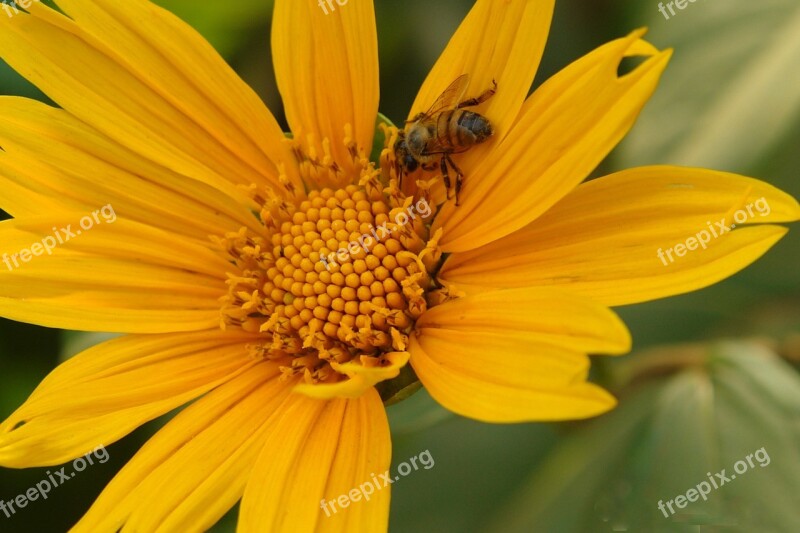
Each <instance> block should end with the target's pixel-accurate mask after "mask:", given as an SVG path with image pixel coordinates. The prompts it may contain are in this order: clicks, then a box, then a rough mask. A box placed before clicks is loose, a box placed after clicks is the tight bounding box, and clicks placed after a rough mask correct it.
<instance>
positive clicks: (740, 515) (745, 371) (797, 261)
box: [0, 0, 800, 533]
mask: <svg viewBox="0 0 800 533" xmlns="http://www.w3.org/2000/svg"><path fill="white" fill-rule="evenodd" d="M157 3H158V4H161V5H163V6H165V7H167V8H169V9H171V10H173V11H174V12H175V13H177V14H178V15H179V16H181V17H182V18H184V19H185V20H187V21H188V22H189V23H190V24H192V25H193V26H194V27H195V28H197V29H198V30H199V31H200V32H201V33H203V34H204V35H205V36H206V37H207V38H208V39H209V40H210V41H211V42H212V44H214V45H215V47H217V49H218V50H220V52H221V53H222V54H223V55H224V56H225V57H226V59H227V60H228V61H229V62H230V63H231V64H232V65H233V66H234V68H235V69H236V70H237V72H239V73H240V74H241V76H242V77H243V78H244V79H245V80H246V81H247V82H248V83H250V84H251V85H252V86H253V87H255V88H256V89H257V91H258V92H259V94H260V95H261V96H262V98H263V99H264V101H265V102H266V103H267V105H268V106H269V107H270V109H272V110H273V112H274V113H275V114H276V115H278V116H281V103H280V99H279V97H278V94H277V91H276V88H275V81H274V76H273V73H272V66H271V62H270V52H269V28H270V18H271V2H269V1H266V0H236V1H235V2H218V1H210V0H204V1H202V2H197V1H194V0H159V1H158V2H157ZM375 3H376V11H377V19H378V32H379V43H380V64H381V111H382V112H383V113H384V114H386V115H387V116H389V117H390V118H392V119H393V120H394V121H395V122H399V121H401V120H402V119H403V118H404V117H405V116H406V113H407V110H408V108H409V106H410V105H411V102H412V100H413V96H414V94H415V92H416V89H417V87H418V86H419V85H420V83H421V82H422V80H423V79H424V77H425V75H426V73H427V71H428V70H429V68H430V67H431V65H432V64H433V62H434V61H435V60H436V58H437V56H438V54H439V53H440V51H441V50H442V49H443V47H444V45H445V44H446V42H447V40H448V39H449V36H450V35H451V34H452V33H453V31H454V30H455V28H456V27H457V25H458V24H459V22H460V21H461V20H462V18H463V17H464V15H465V14H466V13H467V11H468V10H469V7H470V6H471V4H472V1H471V0H437V1H435V2H432V1H429V0H403V1H399V0H376V2H375ZM657 5H658V3H657V2H650V1H648V2H642V1H641V0H618V1H612V0H595V1H592V2H586V1H585V0H584V1H581V0H559V1H558V2H557V7H556V15H555V20H554V24H553V28H552V31H551V35H550V39H549V42H548V47H547V50H546V52H545V57H544V61H543V63H542V67H541V69H540V72H539V75H538V76H537V79H536V82H535V84H539V83H541V82H542V81H543V80H544V79H546V78H547V77H549V76H550V75H552V74H554V73H555V72H557V71H558V70H559V69H560V68H561V67H563V66H565V65H566V64H567V63H568V62H570V61H572V60H574V59H576V58H578V57H580V56H581V55H583V54H584V53H586V52H588V51H589V50H591V49H592V48H594V47H595V46H598V45H599V44H601V43H603V42H605V41H608V40H610V39H613V38H616V37H619V36H622V35H625V34H627V33H628V32H629V31H631V30H632V29H634V28H637V27H641V26H648V27H649V28H650V32H649V34H648V36H647V38H648V39H649V40H650V41H651V42H653V43H654V44H655V45H656V46H658V47H660V48H666V47H672V48H674V49H675V55H674V57H673V60H672V62H671V64H670V67H669V68H668V70H667V72H666V74H665V76H664V79H663V81H662V84H661V85H660V87H659V89H658V92H657V93H656V96H655V97H654V98H653V100H652V101H651V103H650V104H649V105H648V107H647V108H646V109H645V112H644V113H643V114H642V116H641V118H640V120H639V122H638V123H637V125H636V127H635V129H634V130H633V131H632V133H631V134H630V135H629V136H628V138H627V139H626V140H625V141H624V142H623V143H622V144H621V145H620V147H619V148H618V149H617V150H616V151H615V152H614V153H613V154H612V155H611V156H610V157H609V158H608V160H607V161H606V162H604V163H603V165H602V166H601V168H600V169H598V171H597V173H596V175H602V174H604V173H607V172H610V171H614V170H618V169H622V168H626V167H630V166H633V165H641V164H654V163H674V164H684V165H696V166H704V167H709V168H716V169H720V170H728V171H733V172H737V173H741V174H747V175H751V176H756V177H759V178H761V179H764V180H765V181H768V182H770V183H772V184H774V185H776V186H778V187H780V188H782V189H783V190H785V191H787V192H789V193H791V194H793V195H794V196H795V197H800V183H798V177H799V174H798V170H799V169H800V150H798V147H800V5H798V3H797V1H796V0H760V1H758V2H753V1H744V0H726V1H724V2H722V1H716V2H715V1H706V0H699V1H698V2H696V3H691V4H688V6H687V7H686V9H684V10H682V11H678V12H677V13H676V15H675V16H672V17H671V18H670V19H669V20H667V19H666V18H665V17H664V16H663V15H662V14H661V13H659V11H658V7H657ZM0 16H2V13H0ZM0 93H2V94H17V95H23V96H28V97H32V98H38V99H44V100H46V98H45V97H44V95H42V94H41V92H39V91H38V90H36V89H35V88H34V87H32V86H31V85H30V84H28V83H27V82H26V81H25V80H22V79H21V78H19V77H18V76H17V75H16V74H15V73H14V72H13V71H11V70H10V69H8V68H7V67H5V66H4V65H3V66H2V67H0ZM798 265H800V228H798V227H795V228H794V229H793V230H792V231H791V232H790V233H789V235H788V236H787V237H786V238H785V239H783V240H782V241H781V242H780V243H779V244H778V245H777V246H776V247H775V248H774V249H773V250H771V251H770V252H769V253H768V254H767V255H766V256H765V257H764V258H763V259H762V260H760V261H758V262H757V263H756V264H755V265H753V266H751V267H750V268H748V269H746V270H745V271H744V272H742V273H740V274H738V275H736V276H734V277H733V278H730V279H728V280H726V281H725V282H723V283H720V284H718V285H716V286H714V287H711V288H708V289H705V290H702V291H698V292H696V293H693V294H689V295H684V296H680V297H674V298H668V299H664V300H660V301H657V302H652V303H648V304H643V305H637V306H630V307H627V308H622V309H619V310H618V311H619V312H620V314H621V315H622V317H623V318H624V319H625V321H626V323H627V324H628V325H629V327H630V329H631V331H632V333H633V337H634V342H635V348H634V353H633V354H631V355H629V356H626V357H622V358H618V359H615V360H613V361H612V360H609V359H600V358H595V360H594V367H595V375H594V379H595V380H596V381H597V382H599V383H602V384H603V385H605V386H607V387H608V388H610V389H611V390H612V391H613V392H614V393H615V394H616V395H617V396H618V397H619V398H620V406H619V408H618V409H617V410H615V411H614V412H612V413H610V414H608V415H606V416H602V417H599V418H597V419H594V420H591V421H587V422H582V423H569V424H519V425H504V426H503V425H489V424H481V423H477V422H473V421H470V420H466V419H462V418H460V417H457V416H455V415H451V414H448V413H447V412H445V411H444V410H442V409H441V408H439V407H437V406H436V405H435V404H434V402H433V401H432V400H431V399H430V397H429V396H428V395H427V394H426V393H425V392H424V391H423V392H420V393H418V394H417V395H415V396H413V397H412V398H411V399H410V400H408V401H406V402H402V403H400V404H398V405H396V406H393V407H391V408H390V409H389V412H390V418H391V423H392V431H393V439H394V457H395V465H396V464H398V463H400V462H402V461H405V460H406V459H408V458H410V457H412V456H416V455H418V454H419V453H420V452H422V451H424V450H430V453H431V455H432V456H433V458H434V460H435V466H434V467H433V468H432V469H430V470H420V471H418V472H416V473H413V474H411V475H409V476H408V477H405V478H403V479H402V480H401V481H400V482H398V483H397V484H396V485H395V486H394V489H393V499H392V517H391V525H390V530H391V531H392V532H397V533H405V532H417V531H425V532H428V531H435V532H441V533H449V532H487V533H488V532H506V531H511V532H517V531H519V532H523V531H525V532H530V531H543V532H559V533H560V532H605V531H647V532H650V531H668V532H672V531H676V532H683V531H685V532H718V531H719V532H722V531H726V532H727V531H742V532H751V531H757V532H796V531H800V377H798V373H797V371H798V366H799V364H800V268H798ZM0 330H1V332H2V333H1V334H0V417H2V418H5V417H6V416H7V415H8V414H10V413H11V412H12V411H13V410H14V409H15V408H16V407H17V406H18V405H19V404H21V403H22V402H23V401H24V399H25V398H26V397H27V395H28V394H29V393H30V392H31V391H32V390H33V388H34V387H35V386H36V384H37V383H38V382H39V381H40V380H41V379H42V378H43V377H44V376H45V375H46V374H47V373H48V371H49V370H50V369H52V368H53V367H54V366H55V365H57V364H58V362H59V361H60V360H62V359H63V358H64V357H68V356H69V355H71V354H73V353H75V352H76V351H78V350H80V349H81V348H82V347H85V346H87V345H90V344H92V343H94V342H98V341H100V340H102V339H103V338H104V337H102V336H97V335H84V334H76V333H69V332H59V331H55V330H48V329H43V328H38V327H34V326H29V325H25V324H18V323H12V322H9V321H0ZM161 423H163V421H160V422H159V421H157V422H154V423H152V424H149V425H147V426H145V427H143V428H141V429H140V430H138V431H136V432H135V433H133V434H132V435H130V436H129V437H128V438H126V439H124V440H123V441H121V442H118V443H116V444H113V445H111V446H109V447H108V450H109V453H110V456H111V460H110V461H109V462H108V463H106V464H103V465H100V464H98V465H94V466H92V467H90V468H89V469H88V470H87V471H86V472H84V473H83V474H81V475H79V476H76V477H75V478H74V479H72V480H70V483H69V489H68V490H54V491H53V492H52V493H51V495H50V498H49V500H48V501H47V503H46V504H44V503H42V502H40V501H37V502H32V503H31V504H30V505H29V506H28V507H27V508H25V509H22V510H20V512H18V513H17V514H16V515H15V516H13V517H12V518H11V519H7V518H6V517H5V516H4V515H0V531H13V532H28V531H30V532H51V531H53V532H58V531H66V530H67V529H68V528H69V526H70V525H72V524H73V523H74V522H75V521H76V520H77V519H78V518H79V517H80V516H81V514H82V513H83V512H84V511H85V510H86V509H87V508H88V507H89V505H90V503H91V502H92V500H93V498H94V497H95V496H96V495H97V494H98V493H99V492H100V490H101V489H102V487H103V486H104V485H105V483H107V482H108V481H109V480H110V479H111V477H112V476H113V475H114V473H115V472H116V471H117V470H118V469H119V468H120V467H121V466H122V465H123V464H124V463H125V461H127V459H128V458H130V457H131V456H132V454H133V453H134V452H135V451H136V449H137V448H138V447H139V446H141V444H142V443H143V442H144V441H145V440H146V439H147V438H148V436H149V435H151V434H152V432H153V431H155V430H156V429H157V428H158V427H159V425H160V424H161ZM760 448H764V449H765V451H766V452H767V453H768V455H769V458H770V462H769V464H767V465H765V466H763V467H761V466H759V463H756V465H755V467H753V468H750V469H748V471H747V472H746V473H744V474H741V475H740V476H739V479H736V480H732V481H731V482H730V483H729V484H726V485H725V486H724V487H720V489H719V490H715V491H713V492H712V493H711V494H710V495H709V498H708V501H707V502H703V501H699V502H696V503H691V504H689V505H688V507H686V508H685V509H682V510H679V512H678V513H676V514H675V515H674V516H671V517H669V518H666V517H664V515H663V514H662V512H661V511H659V510H658V508H657V503H658V501H659V500H665V501H666V500H670V499H673V498H675V496H677V495H678V494H681V493H684V494H685V493H686V491H687V490H688V489H690V488H692V487H694V486H695V485H697V484H698V483H700V482H702V481H705V480H706V479H707V472H711V473H714V472H719V471H721V470H722V469H723V468H725V469H727V472H728V475H730V474H731V473H732V471H733V467H734V463H736V461H738V460H742V459H745V457H746V456H747V455H748V454H751V453H754V452H755V451H756V450H758V449H760ZM45 470H46V469H30V470H22V471H18V470H8V469H0V499H5V500H10V499H11V498H13V497H14V496H16V495H17V494H20V493H22V492H24V491H25V490H26V489H27V488H29V487H31V486H33V485H34V484H35V483H36V482H38V481H39V480H41V479H42V478H44V473H45ZM235 513H236V511H235V510H234V511H232V512H231V513H229V515H228V516H226V518H225V519H223V521H222V522H221V523H220V524H218V525H217V526H216V527H215V529H214V531H218V532H228V531H234V529H235V520H236V515H235Z"/></svg>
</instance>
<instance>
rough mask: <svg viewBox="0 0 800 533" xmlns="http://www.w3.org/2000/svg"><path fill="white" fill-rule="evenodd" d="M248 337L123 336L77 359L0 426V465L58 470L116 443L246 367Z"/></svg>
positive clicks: (46, 381) (56, 372)
mask: <svg viewBox="0 0 800 533" xmlns="http://www.w3.org/2000/svg"><path fill="white" fill-rule="evenodd" d="M247 339H248V337H247V336H245V335H243V334H239V335H232V334H223V333H222V332H212V333H199V334H181V335H161V336H126V337H121V338H118V339H113V340H111V341H108V342H104V343H102V344H100V345H97V346H95V347H93V348H90V349H88V350H86V351H84V352H82V353H80V354H78V355H76V356H75V357H73V358H71V359H69V360H68V361H66V362H65V363H62V364H61V365H60V366H59V367H58V368H56V369H55V370H54V371H53V372H52V373H51V374H50V375H49V376H47V377H46V378H45V379H44V381H42V383H41V384H40V385H39V386H38V387H37V388H36V390H35V391H34V392H33V394H31V396H30V398H28V400H27V401H26V402H25V403H24V404H23V405H22V406H21V407H20V408H19V409H17V410H16V411H15V412H14V413H13V414H12V415H11V416H10V417H9V418H8V419H7V420H6V421H4V422H3V423H2V424H0V464H2V465H3V466H6V467H16V468H21V467H30V466H48V465H57V464H60V463H63V462H65V461H68V460H70V459H73V458H75V457H79V456H81V455H83V454H85V453H86V452H87V451H90V450H93V449H94V448H96V447H97V446H100V445H108V444H111V443H113V442H115V441H117V440H118V439H120V438H122V437H123V436H125V435H127V434H128V433H130V432H131V431H132V430H134V429H135V428H137V427H139V426H140V425H142V424H144V423H145V422H147V421H149V420H152V419H154V418H156V417H158V416H160V415H162V414H164V413H167V412H169V411H170V410H172V409H174V408H176V407H178V406H181V405H183V404H185V403H187V402H189V401H191V400H193V399H194V398H196V397H198V396H200V395H202V394H203V393H205V392H207V391H209V390H211V389H213V388H215V387H217V386H219V385H220V384H222V383H225V382H226V381H228V380H230V379H231V378H232V377H233V376H235V375H236V374H238V373H239V372H241V371H243V370H244V369H246V368H247V367H248V366H251V365H252V364H253V361H252V360H250V359H249V358H248V357H247V354H246V350H245V347H244V345H245V343H246V342H247Z"/></svg>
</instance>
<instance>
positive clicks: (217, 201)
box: [0, 97, 258, 242]
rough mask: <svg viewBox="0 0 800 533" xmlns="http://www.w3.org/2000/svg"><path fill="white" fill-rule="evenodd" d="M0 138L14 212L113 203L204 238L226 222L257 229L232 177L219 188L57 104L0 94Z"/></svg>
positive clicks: (6, 205) (0, 180)
mask: <svg viewBox="0 0 800 533" xmlns="http://www.w3.org/2000/svg"><path fill="white" fill-rule="evenodd" d="M0 146H2V147H3V152H2V153H1V154H0V205H2V206H3V209H5V210H6V211H7V212H8V213H10V214H11V215H12V216H15V217H21V216H35V215H43V214H51V213H53V212H55V211H91V210H94V209H98V208H99V207H101V206H103V205H106V204H111V205H112V206H113V207H114V209H115V210H116V211H117V213H120V214H122V215H123V216H125V217H126V218H130V219H131V220H137V221H139V222H143V223H145V224H150V225H153V226H156V227H160V228H163V229H166V230H168V231H170V232H171V233H178V234H181V235H185V236H187V237H189V238H193V239H196V240H202V241H203V242H208V236H209V235H212V234H219V233H221V232H224V230H225V229H229V230H231V231H235V230H238V229H239V228H240V227H241V226H247V227H250V228H252V229H254V230H257V229H258V225H257V221H256V219H255V217H253V215H252V212H251V211H250V210H249V209H248V203H247V202H248V198H247V197H246V196H245V195H244V194H243V191H241V190H238V189H237V188H236V187H235V186H234V185H233V184H228V185H227V186H226V187H225V189H224V190H223V194H220V189H215V188H212V187H210V186H208V185H206V184H204V183H202V182H200V181H197V180H195V179H192V178H188V177H185V176H181V175H178V174H176V173H174V172H172V171H170V170H167V169H166V168H164V167H162V166H160V165H157V164H155V163H153V162H151V161H149V160H147V159H145V158H144V157H142V156H141V155H139V154H137V153H135V152H133V151H131V150H129V149H127V148H124V147H122V146H120V145H119V144H117V143H115V142H113V141H111V140H109V139H108V138H107V137H106V136H104V135H102V134H100V133H98V132H97V131H95V130H93V129H92V128H90V127H89V126H87V125H86V124H84V123H83V122H81V121H80V120H78V119H76V118H75V117H73V116H72V115H70V114H69V113H67V112H66V111H64V110H62V109H56V108H53V107H50V106H48V105H45V104H42V103H40V102H36V101H34V100H29V99H26V98H17V97H0ZM98 176H102V177H103V179H98ZM252 207H255V206H252Z"/></svg>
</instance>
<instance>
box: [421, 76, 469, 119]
mask: <svg viewBox="0 0 800 533" xmlns="http://www.w3.org/2000/svg"><path fill="white" fill-rule="evenodd" d="M467 85H469V74H462V75H461V76H459V77H457V78H456V79H455V80H454V81H453V83H451V84H450V85H449V86H448V87H447V89H445V90H444V92H443V93H442V94H441V95H439V98H437V99H436V101H435V102H434V103H433V105H432V106H431V107H430V109H428V111H427V112H426V113H425V116H426V117H430V116H432V115H435V114H436V113H438V112H440V111H444V110H445V109H451V108H454V107H456V106H457V105H458V103H459V102H460V101H461V100H462V99H463V98H464V93H465V92H466V91H467Z"/></svg>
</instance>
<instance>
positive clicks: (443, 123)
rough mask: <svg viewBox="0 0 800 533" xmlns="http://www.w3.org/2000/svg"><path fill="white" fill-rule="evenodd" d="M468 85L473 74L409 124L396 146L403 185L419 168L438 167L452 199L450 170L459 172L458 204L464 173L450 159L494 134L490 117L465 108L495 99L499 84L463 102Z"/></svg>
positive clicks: (397, 162)
mask: <svg viewBox="0 0 800 533" xmlns="http://www.w3.org/2000/svg"><path fill="white" fill-rule="evenodd" d="M468 84H469V74H462V75H461V76H459V77H458V78H456V79H455V81H453V83H451V84H450V86H449V87H447V89H445V90H444V92H443V93H442V94H441V95H440V96H439V98H437V99H436V101H435V102H434V103H433V105H432V106H431V107H430V109H428V111H426V112H425V113H420V114H418V115H416V116H415V117H413V118H412V119H411V120H407V121H406V126H405V129H403V130H400V131H399V132H398V135H397V141H395V143H394V155H395V167H396V170H397V176H398V179H399V181H400V184H401V185H402V182H403V174H411V173H412V172H414V171H416V170H417V169H418V168H419V167H422V168H423V169H425V170H435V169H436V166H437V164H438V166H439V168H440V169H441V172H442V177H443V178H444V186H445V187H446V188H447V199H448V200H449V199H450V185H451V182H450V172H449V170H448V167H450V168H452V169H453V170H454V171H455V173H456V181H455V197H456V205H458V204H459V193H460V192H461V187H462V185H463V179H464V173H463V172H461V169H459V168H458V166H457V165H456V164H455V162H453V158H452V157H450V156H451V155H453V154H460V153H462V152H466V151H467V150H469V149H470V148H472V147H473V146H474V145H476V144H481V143H482V142H484V141H486V139H488V138H489V137H491V136H492V134H493V133H494V129H493V128H492V124H491V123H490V122H489V120H488V119H487V118H486V117H484V116H483V115H479V114H478V113H475V112H474V111H468V110H466V109H464V108H465V107H474V106H476V105H479V104H481V103H482V102H485V101H486V100H488V99H489V98H491V97H492V96H494V94H495V92H497V82H496V81H494V80H492V88H491V89H487V90H486V91H484V92H483V93H482V94H480V95H479V96H478V97H476V98H468V99H466V100H462V98H463V97H464V93H465V92H466V89H467V85H468Z"/></svg>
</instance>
